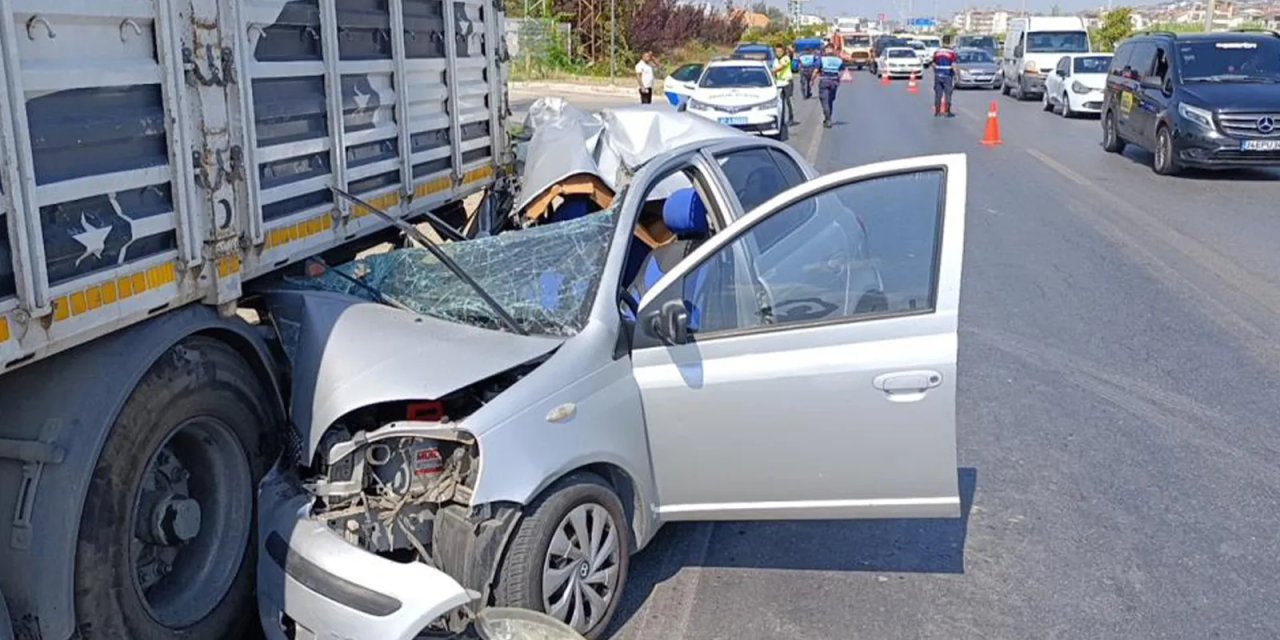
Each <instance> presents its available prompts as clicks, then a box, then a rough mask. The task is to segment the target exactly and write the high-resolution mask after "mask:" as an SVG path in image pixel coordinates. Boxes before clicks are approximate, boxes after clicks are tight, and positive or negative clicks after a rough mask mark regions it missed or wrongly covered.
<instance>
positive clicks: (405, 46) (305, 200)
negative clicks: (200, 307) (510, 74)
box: [0, 0, 505, 375]
mask: <svg viewBox="0 0 1280 640" xmlns="http://www.w3.org/2000/svg"><path fill="white" fill-rule="evenodd" d="M499 20H500V17H499V14H498V12H497V11H496V10H495V9H494V7H493V6H492V5H491V4H489V3H487V2H483V1H473V0H464V1H452V0H183V1H180V2H173V3H153V2H150V1H147V0H106V1H103V2H95V3H83V2H77V1H75V0H0V23H2V24H0V44H2V45H3V46H2V48H0V52H2V53H3V61H4V65H3V67H0V73H3V75H4V77H3V83H0V85H2V86H3V91H4V95H3V96H0V97H3V98H5V109H4V110H3V111H2V112H0V120H2V121H3V131H0V134H4V135H0V137H2V138H3V139H4V141H3V143H2V146H0V152H2V153H0V163H2V164H0V192H2V193H3V197H0V222H3V225H0V375H2V374H3V372H4V371H6V370H10V369H13V368H15V367H17V366H21V365H26V364H28V363H30V362H31V361H34V360H37V359H39V358H42V357H45V356H47V355H49V354H52V353H55V352H58V351H62V350H64V349H66V348H68V347H70V346H73V345H75V344H79V343H83V342H86V341H88V340H91V339H94V338H97V337H99V336H102V335H105V334H107V333H110V332H112V331H116V330H119V329H120V328H123V327H125V326H127V325H130V324H133V323H135V322H138V321H141V320H144V319H146V318H148V317H150V316H153V315H155V314H159V313H163V312H166V311H168V310H170V309H173V308H176V307H179V306H182V305H185V304H188V303H191V302H194V301H198V300H203V301H204V302H206V303H210V304H224V303H228V302H232V301H234V300H235V298H236V297H237V296H238V295H239V294H240V290H241V284H242V281H244V280H248V279H251V278H254V277H258V276H261V275H263V274H266V273H269V272H272V271H274V270H277V269H279V268H281V267H283V266H285V265H288V264H291V263H295V262H297V261H299V260H301V259H303V258H305V257H307V256H311V255H314V254H316V253H319V252H322V251H326V250H328V249H331V248H334V247H337V246H341V245H343V244H347V243H351V242H354V241H357V240H358V239H359V238H362V237H364V236H367V235H369V234H371V233H373V232H375V231H378V230H381V229H383V228H385V227H386V225H385V223H383V222H382V221H381V220H380V219H378V218H377V217H376V216H373V215H369V212H368V211H365V210H363V208H361V207H350V206H348V205H347V204H346V203H345V202H335V201H334V199H333V197H332V195H331V194H330V192H329V190H328V187H329V186H330V185H334V184H336V185H338V186H340V187H344V188H346V189H348V190H350V191H352V192H355V193H357V194H359V195H360V196H361V197H363V198H364V199H366V200H367V201H369V202H371V203H372V204H374V205H375V206H378V207H380V208H382V209H384V210H387V211H388V212H390V213H392V214H393V215H397V216H402V217H413V216H416V215H418V214H420V213H422V212H423V211H426V210H430V209H433V208H438V207H441V206H444V205H447V204H449V203H452V202H455V201H457V200H459V199H461V198H463V197H465V196H466V195H468V194H470V193H474V192H476V191H478V190H481V189H483V188H485V187H487V186H489V185H491V184H492V183H493V181H494V178H495V176H496V167H497V165H498V164H499V163H500V162H501V161H502V158H501V155H502V153H503V149H505V136H504V133H503V131H502V129H503V126H502V125H503V120H502V115H503V112H502V110H503V109H504V107H505V100H504V99H503V96H502V91H503V89H502V87H503V84H502V80H501V77H500V66H499V61H498V57H499V51H498V50H497V48H496V47H497V46H500V44H501V41H500V39H499V38H498V37H497V35H496V34H497V33H498V29H499V28H500V24H499ZM10 133H11V135H10Z"/></svg>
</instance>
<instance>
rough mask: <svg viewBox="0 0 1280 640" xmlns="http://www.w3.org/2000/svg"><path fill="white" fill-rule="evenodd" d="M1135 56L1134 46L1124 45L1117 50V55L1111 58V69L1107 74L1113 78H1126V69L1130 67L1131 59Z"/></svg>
mask: <svg viewBox="0 0 1280 640" xmlns="http://www.w3.org/2000/svg"><path fill="white" fill-rule="evenodd" d="M1132 55H1133V45H1132V44H1122V45H1120V47H1119V48H1117V49H1116V54H1115V55H1114V56H1112V57H1111V69H1110V70H1109V71H1108V72H1107V73H1108V75H1110V76H1111V77H1112V78H1116V79H1120V78H1122V77H1124V73H1125V69H1127V68H1128V66H1129V58H1130V57H1131V56H1132Z"/></svg>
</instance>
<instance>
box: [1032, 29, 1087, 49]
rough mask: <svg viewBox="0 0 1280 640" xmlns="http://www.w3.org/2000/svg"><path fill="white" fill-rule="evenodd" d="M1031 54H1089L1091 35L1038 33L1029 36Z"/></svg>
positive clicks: (1057, 32)
mask: <svg viewBox="0 0 1280 640" xmlns="http://www.w3.org/2000/svg"><path fill="white" fill-rule="evenodd" d="M1027 51H1028V52H1031V53H1087V52H1088V51H1089V34H1087V33H1085V32H1083V31H1036V32H1033V33H1031V34H1029V35H1028V36H1027Z"/></svg>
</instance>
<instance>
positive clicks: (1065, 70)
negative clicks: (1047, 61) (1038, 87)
mask: <svg viewBox="0 0 1280 640" xmlns="http://www.w3.org/2000/svg"><path fill="white" fill-rule="evenodd" d="M1110 66H1111V54H1109V53H1077V54H1072V55H1068V56H1062V59H1061V60H1058V66H1057V67H1056V68H1054V70H1053V73H1051V74H1049V76H1048V77H1046V78H1045V81H1044V87H1045V91H1044V103H1043V104H1044V110H1045V111H1054V110H1057V111H1058V112H1059V113H1061V114H1062V117H1064V118H1070V117H1071V116H1073V115H1076V114H1081V113H1101V112H1102V94H1103V90H1104V89H1105V88H1106V86H1107V69H1108V68H1109V67H1110Z"/></svg>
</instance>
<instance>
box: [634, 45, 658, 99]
mask: <svg viewBox="0 0 1280 640" xmlns="http://www.w3.org/2000/svg"><path fill="white" fill-rule="evenodd" d="M656 71H657V70H656V69H655V68H654V60H653V52H652V51H646V52H644V55H642V56H640V62H637V63H636V83H637V84H639V85H640V104H653V75H654V73H655V72H656Z"/></svg>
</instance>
